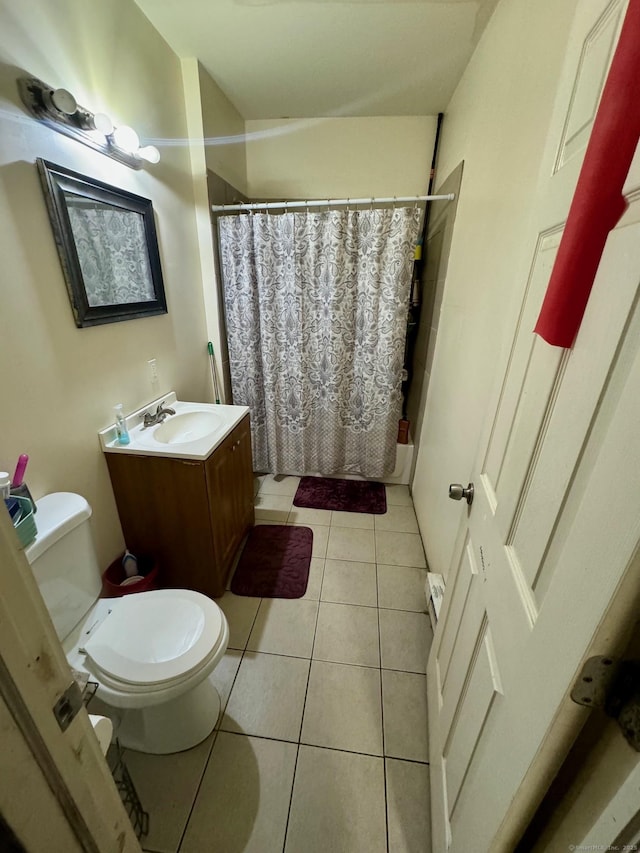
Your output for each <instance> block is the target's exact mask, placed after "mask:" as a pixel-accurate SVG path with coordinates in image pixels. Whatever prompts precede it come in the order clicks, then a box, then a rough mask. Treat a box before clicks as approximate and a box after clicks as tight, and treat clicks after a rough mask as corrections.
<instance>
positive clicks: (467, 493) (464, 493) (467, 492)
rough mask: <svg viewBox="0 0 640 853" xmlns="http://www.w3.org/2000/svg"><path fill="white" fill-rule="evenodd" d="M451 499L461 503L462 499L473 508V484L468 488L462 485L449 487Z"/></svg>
mask: <svg viewBox="0 0 640 853" xmlns="http://www.w3.org/2000/svg"><path fill="white" fill-rule="evenodd" d="M449 497H450V498H451V500H452V501H461V500H462V498H464V499H465V500H466V502H467V503H468V504H469V506H471V504H472V503H473V483H469V485H468V486H467V488H466V489H465V487H464V486H463V485H461V484H460V483H451V485H450V486H449Z"/></svg>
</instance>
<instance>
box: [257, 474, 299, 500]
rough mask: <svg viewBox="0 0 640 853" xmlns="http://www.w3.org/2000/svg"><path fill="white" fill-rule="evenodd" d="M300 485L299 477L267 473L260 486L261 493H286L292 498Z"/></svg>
mask: <svg viewBox="0 0 640 853" xmlns="http://www.w3.org/2000/svg"><path fill="white" fill-rule="evenodd" d="M299 485H300V477H290V476H286V475H274V474H267V475H266V476H265V477H264V479H263V480H262V484H261V486H260V494H261V495H286V496H287V497H291V498H293V496H294V495H295V493H296V492H297V490H298V486H299Z"/></svg>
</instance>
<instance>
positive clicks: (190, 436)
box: [152, 412, 221, 444]
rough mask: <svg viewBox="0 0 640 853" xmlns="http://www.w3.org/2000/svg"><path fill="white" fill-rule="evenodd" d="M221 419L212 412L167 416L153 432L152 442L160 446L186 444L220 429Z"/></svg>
mask: <svg viewBox="0 0 640 853" xmlns="http://www.w3.org/2000/svg"><path fill="white" fill-rule="evenodd" d="M220 425H221V419H220V418H219V417H218V415H216V414H215V413H214V412H183V413H182V414H177V415H169V416H168V418H167V420H166V421H164V423H162V424H160V426H158V427H156V428H155V429H154V430H153V431H152V434H153V440H154V441H159V442H161V443H162V444H188V443H189V442H191V441H198V440H199V439H201V438H205V436H207V435H211V434H212V433H214V432H216V430H218V429H219V428H220Z"/></svg>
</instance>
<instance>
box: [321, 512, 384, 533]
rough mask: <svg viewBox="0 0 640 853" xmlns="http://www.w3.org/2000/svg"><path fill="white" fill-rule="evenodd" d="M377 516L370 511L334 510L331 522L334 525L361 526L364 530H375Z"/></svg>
mask: <svg viewBox="0 0 640 853" xmlns="http://www.w3.org/2000/svg"><path fill="white" fill-rule="evenodd" d="M375 517H376V516H375V515H372V514H371V513H368V512H339V511H338V510H334V511H333V513H332V516H331V524H332V525H333V526H334V527H361V528H363V529H364V530H373V519H374V518H375Z"/></svg>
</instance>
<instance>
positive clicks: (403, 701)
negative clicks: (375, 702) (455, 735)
mask: <svg viewBox="0 0 640 853" xmlns="http://www.w3.org/2000/svg"><path fill="white" fill-rule="evenodd" d="M382 704H383V708H384V754H385V755H388V756H391V757H393V758H406V759H408V760H410V761H428V760H429V742H428V731H427V679H426V678H425V676H424V675H421V674H418V673H414V672H394V671H393V670H390V669H383V670H382Z"/></svg>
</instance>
